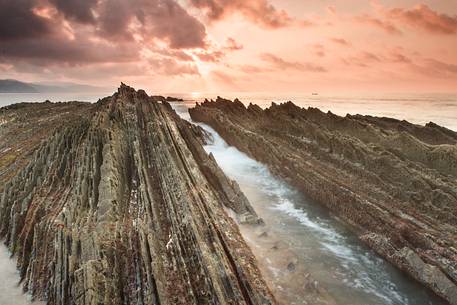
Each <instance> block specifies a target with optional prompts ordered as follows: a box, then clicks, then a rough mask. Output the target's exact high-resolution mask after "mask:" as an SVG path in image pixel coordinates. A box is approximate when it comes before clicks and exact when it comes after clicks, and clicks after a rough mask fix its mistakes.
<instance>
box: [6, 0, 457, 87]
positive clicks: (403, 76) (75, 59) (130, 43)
mask: <svg viewBox="0 0 457 305" xmlns="http://www.w3.org/2000/svg"><path fill="white" fill-rule="evenodd" d="M4 78H13V79H18V80H22V81H28V82H56V81H60V82H76V83H85V84H91V85H97V86H107V87H113V88H114V87H116V86H117V85H118V84H119V83H120V82H121V81H122V82H125V83H128V84H131V85H133V86H136V87H140V88H144V89H147V90H149V91H150V92H240V91H243V92H297V93H298V92H301V93H305V92H326V93H339V92H419V93H420V92H446V93H449V92H452V93H456V92H457V1H455V0H433V1H432V0H430V1H428V0H422V1H414V0H403V1H393V0H373V1H361V0H337V1H327V0H0V79H4Z"/></svg>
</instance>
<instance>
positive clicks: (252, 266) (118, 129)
mask: <svg viewBox="0 0 457 305" xmlns="http://www.w3.org/2000/svg"><path fill="white" fill-rule="evenodd" d="M203 140H204V139H203V131H202V130H201V129H200V128H198V127H196V126H193V125H191V124H189V123H188V122H186V121H184V120H181V119H180V118H179V117H178V116H177V115H176V113H174V111H173V110H172V109H171V107H170V105H168V104H167V103H166V102H165V103H158V102H157V101H155V99H154V98H152V97H149V96H148V95H147V94H146V93H145V92H144V91H141V90H140V91H135V90H134V89H133V88H130V87H128V86H126V85H122V86H121V87H120V88H119V90H118V92H117V93H115V94H114V95H113V96H111V97H108V98H104V99H103V100H100V101H99V102H98V103H96V104H88V103H59V104H53V103H42V104H18V105H13V106H9V107H5V108H2V109H1V110H0V182H1V184H0V185H1V186H0V192H1V202H0V236H1V237H2V238H4V239H5V242H6V244H7V246H8V247H9V249H10V250H11V252H12V253H13V254H15V255H16V256H17V261H18V267H19V270H20V276H21V278H22V279H23V285H24V289H25V290H27V291H29V292H30V293H31V294H32V296H33V297H34V298H36V299H42V300H47V304H49V305H71V304H77V305H99V304H104V305H110V304H112V305H117V304H162V305H164V304H246V305H253V304H274V303H275V301H274V297H273V296H272V295H271V293H270V291H269V289H268V287H267V286H266V284H265V282H264V280H263V279H262V277H261V275H260V272H259V270H258V268H257V266H256V261H255V259H254V257H253V255H252V253H251V251H250V249H249V248H248V247H247V246H246V244H245V242H244V241H243V239H242V237H241V235H240V233H239V231H238V228H237V226H236V224H235V223H234V221H233V220H232V219H231V218H230V217H228V216H227V214H226V212H225V211H224V209H225V208H230V209H232V210H234V211H235V212H236V213H237V215H239V217H240V219H241V220H243V221H247V222H251V223H258V222H260V221H261V220H260V219H258V217H257V215H256V214H255V212H254V211H253V209H252V207H251V206H250V204H249V202H248V201H247V199H246V198H245V197H244V195H243V194H242V193H241V191H240V190H239V187H238V185H237V184H236V183H235V182H233V181H230V180H229V179H227V178H226V176H225V175H224V174H223V173H222V171H221V170H220V169H219V168H218V166H217V164H216V162H215V161H214V159H213V158H212V157H211V156H208V155H207V154H206V153H205V151H204V150H203V148H202V145H201V144H202V141H203Z"/></svg>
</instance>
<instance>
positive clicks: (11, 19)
mask: <svg viewBox="0 0 457 305" xmlns="http://www.w3.org/2000/svg"><path fill="white" fill-rule="evenodd" d="M34 2H35V1H33V0H0V42H2V41H4V40H15V39H24V38H30V37H41V36H44V35H46V34H48V33H50V32H51V26H50V24H49V23H48V22H47V20H46V19H44V18H42V17H40V16H37V15H35V14H34V13H33V11H32V10H33V8H34V4H35V3H34Z"/></svg>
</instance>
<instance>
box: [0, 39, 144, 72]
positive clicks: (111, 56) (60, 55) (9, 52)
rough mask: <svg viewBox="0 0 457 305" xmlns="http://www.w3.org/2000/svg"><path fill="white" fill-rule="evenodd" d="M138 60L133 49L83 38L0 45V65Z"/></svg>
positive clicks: (14, 42)
mask: <svg viewBox="0 0 457 305" xmlns="http://www.w3.org/2000/svg"><path fill="white" fill-rule="evenodd" d="M137 58H138V52H137V51H136V50H135V49H131V48H128V47H127V46H124V45H112V44H108V43H95V42H92V41H90V40H88V39H85V38H79V39H75V40H68V39H66V38H64V37H52V38H51V39H46V40H43V39H25V40H20V41H6V42H3V43H2V44H1V45H0V62H8V61H28V62H30V63H33V64H36V65H48V64H52V63H57V62H59V63H67V64H70V65H74V64H83V63H86V64H88V63H101V62H125V61H131V60H135V59H137Z"/></svg>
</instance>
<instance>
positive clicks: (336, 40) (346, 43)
mask: <svg viewBox="0 0 457 305" xmlns="http://www.w3.org/2000/svg"><path fill="white" fill-rule="evenodd" d="M330 41H331V42H333V43H336V44H339V45H342V46H345V47H349V46H351V43H350V42H349V41H347V40H346V39H343V38H337V37H332V38H330Z"/></svg>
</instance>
